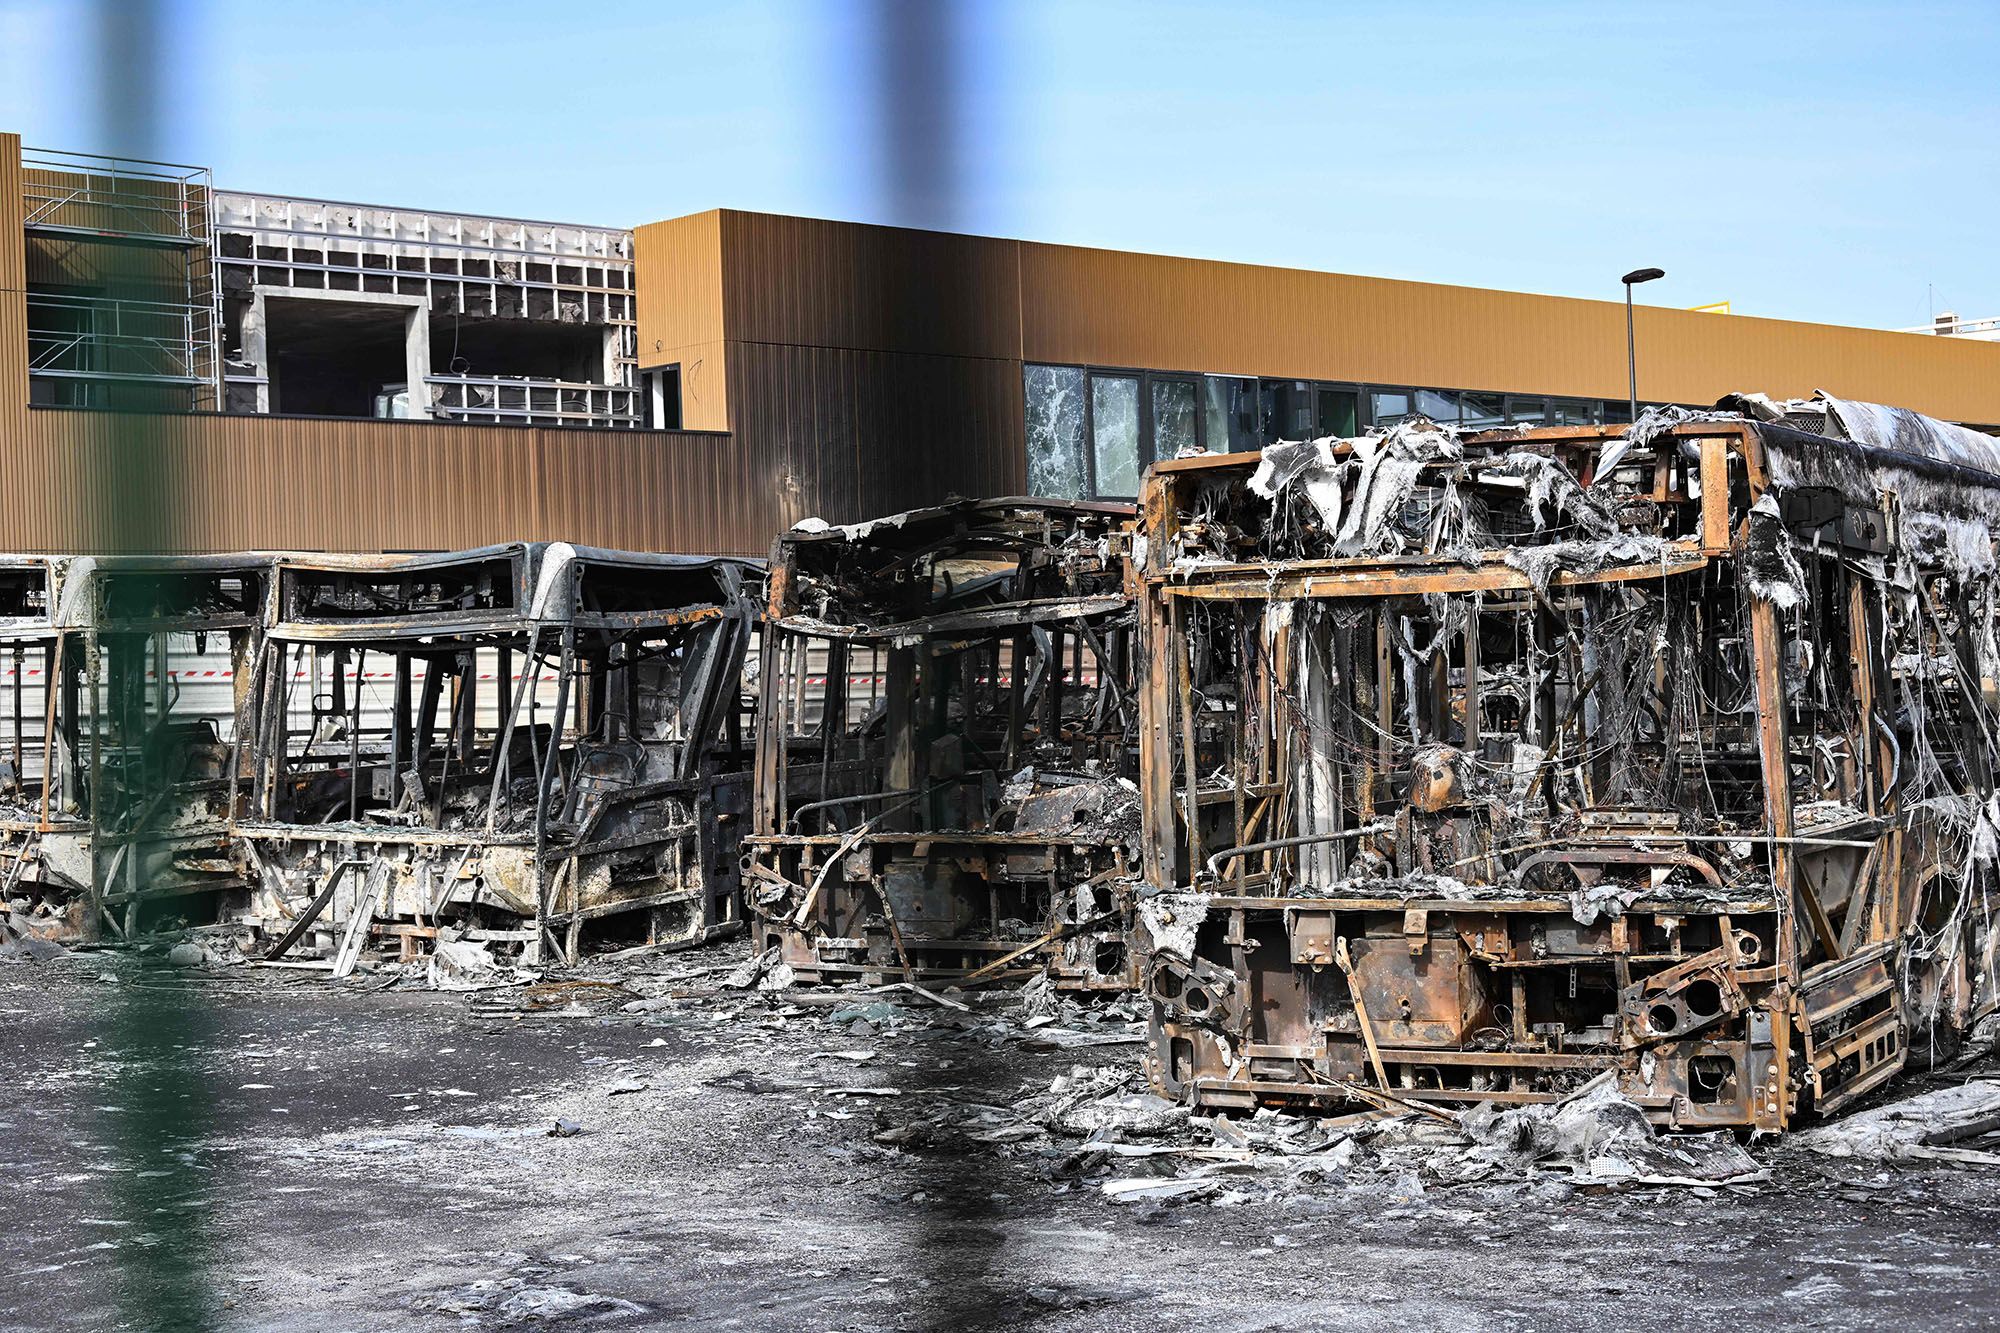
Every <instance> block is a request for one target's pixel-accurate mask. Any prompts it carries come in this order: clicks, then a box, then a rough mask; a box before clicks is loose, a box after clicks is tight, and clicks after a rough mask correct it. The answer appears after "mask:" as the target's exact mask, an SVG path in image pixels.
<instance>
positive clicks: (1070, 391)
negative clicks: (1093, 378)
mask: <svg viewBox="0 0 2000 1333" xmlns="http://www.w3.org/2000/svg"><path fill="white" fill-rule="evenodd" d="M1024 378H1025V381H1026V386H1027V434H1028V494H1030V495H1045V496H1049V497H1051V498H1053V499H1058V500H1080V499H1082V498H1083V496H1084V493H1085V489H1086V485H1087V482H1086V478H1085V476H1084V470H1083V372H1082V371H1081V370H1078V369H1076V368H1075V367H1073V366H1029V367H1027V368H1026V370H1025V371H1024Z"/></svg>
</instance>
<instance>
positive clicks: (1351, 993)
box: [1333, 935, 1389, 1091]
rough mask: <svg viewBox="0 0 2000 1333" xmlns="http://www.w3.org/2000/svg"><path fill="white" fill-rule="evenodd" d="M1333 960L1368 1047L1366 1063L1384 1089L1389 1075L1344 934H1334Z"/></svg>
mask: <svg viewBox="0 0 2000 1333" xmlns="http://www.w3.org/2000/svg"><path fill="white" fill-rule="evenodd" d="M1333 961H1334V964H1335V965H1336V966H1338V967H1339V968H1340V974H1341V975H1342V976H1344V977H1346V978H1347V997H1348V999H1349V1000H1350V1001H1351V1002H1352V1003H1353V1005H1354V1018H1355V1022H1356V1023H1357V1024H1358V1025H1359V1026H1360V1028H1361V1039H1362V1041H1363V1042H1365V1043H1366V1044H1367V1047H1368V1063H1369V1066H1370V1067H1371V1068H1373V1069H1374V1071H1375V1082H1376V1084H1377V1085H1378V1086H1379V1087H1381V1088H1382V1089H1384V1090H1385V1091H1386V1090H1387V1089H1388V1087H1389V1076H1388V1074H1386V1073H1385V1072H1383V1069H1382V1051H1381V1049H1380V1048H1379V1047H1378V1046H1377V1045H1376V1044H1375V1025H1374V1024H1373V1023H1371V1022H1370V1021H1369V1019H1368V1006H1367V1005H1366V1004H1365V1003H1364V1002H1363V1001H1362V998H1361V981H1360V978H1358V977H1357V976H1355V974H1354V960H1353V958H1352V957H1351V956H1350V954H1349V953H1348V948H1347V937H1346V936H1345V935H1336V936H1334V939H1333Z"/></svg>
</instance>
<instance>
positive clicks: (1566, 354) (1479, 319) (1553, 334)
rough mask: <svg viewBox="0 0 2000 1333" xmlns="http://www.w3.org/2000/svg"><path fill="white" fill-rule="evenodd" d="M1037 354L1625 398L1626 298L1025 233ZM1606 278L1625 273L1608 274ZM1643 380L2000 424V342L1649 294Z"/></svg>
mask: <svg viewBox="0 0 2000 1333" xmlns="http://www.w3.org/2000/svg"><path fill="white" fill-rule="evenodd" d="M1020 255H1021V291H1022V321H1023V329H1024V333H1023V346H1024V348H1025V350H1026V356H1027V359H1028V360H1030V361H1053V362H1065V363H1081V364H1093V365H1112V366H1144V367H1148V368H1152V369H1161V370H1201V371H1221V372H1234V373H1239V374H1253V375H1258V374H1261V375H1274V376H1297V377H1299V378H1301V379H1339V380H1362V381H1372V382H1375V383H1382V384H1411V385H1428V386H1432V387H1436V388H1446V389H1489V390H1496V391H1515V392H1526V393H1544V394H1556V395H1563V396H1574V397H1580V398H1623V397H1624V396H1625V392H1626V365H1625V312H1624V309H1623V305H1622V303H1621V302H1618V301H1580V300H1571V299H1567V298H1563V297H1553V296H1533V295H1528V294H1524V293H1519V292H1498V291H1486V290H1482V289H1479V288H1471V287H1446V286H1440V285H1437V284H1433V283H1422V282H1399V281H1392V280H1389V279H1384V278H1362V277H1353V276H1349V275H1346V274H1339V273H1308V272H1301V271H1298V270H1293V269H1275V268H1259V267H1255V266H1253V265H1248V264H1222V263H1213V262H1209V261H1204V260H1189V259H1171V258H1165V257H1162V256H1157V255H1136V254H1121V253H1118V252H1115V251H1108V250H1085V249H1079V248H1076V247H1071V246H1056V245H1030V244H1024V245H1022V246H1020ZM1605 285H1606V288H1607V294H1613V293H1616V292H1617V291H1618V290H1619V289H1618V287H1617V285H1616V282H1615V275H1607V276H1606V279H1605ZM1637 325H1638V344H1639V396H1640V397H1641V398H1652V399H1665V400H1669V401H1675V402H1692V403H1703V402H1713V401H1715V399H1717V398H1719V397H1721V396H1722V395H1723V394H1725V393H1730V392H1734V391H1738V390H1759V391H1762V392H1766V393H1771V394H1776V395H1803V394H1808V393H1810V392H1812V390H1814V389H1816V388H1823V389H1826V390H1827V391H1829V392H1831V393H1835V394H1839V395H1842V396H1846V397H1853V398H1864V399H1869V400H1871V401H1875V402H1887V403H1895V404H1898V405H1901V406H1906V407H1914V408H1916V409H1918V410H1919V411H1924V412H1929V413H1932V414H1933V415H1937V416H1942V417H1947V418H1950V419H1953V420H1960V421H1970V422H1978V423H1986V424H2000V344H1994V343H1979V342H1976V341H1973V340H1970V339H1956V338H1936V337H1932V336H1929V335H1925V334H1909V333H1891V332H1886V331H1883V330H1879V329H1855V328H1841V327H1837V326H1833V325H1824V324H1803V323H1797V322H1792V321H1786V320H1775V319H1756V318H1750V317H1746V316H1742V315H1715V314H1703V313H1700V312H1696V311H1689V310H1673V309H1665V308H1661V307H1657V306H1653V307H1648V306H1640V307H1639V308H1638V311H1637Z"/></svg>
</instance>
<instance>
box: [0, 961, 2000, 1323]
mask: <svg viewBox="0 0 2000 1333" xmlns="http://www.w3.org/2000/svg"><path fill="white" fill-rule="evenodd" d="M742 962H743V956H742V953H741V950H740V947H739V949H737V950H736V951H734V952H732V951H731V950H728V949H721V950H707V951H702V952H699V953H694V954H687V955H678V956H664V957H662V956H653V957H646V958H642V959H637V960H626V961H624V962H622V963H620V964H617V965H613V966H600V967H596V968H590V969H584V970H580V971H577V972H572V973H566V974H560V975H557V974H550V975H549V976H546V977H544V978H543V979H542V981H541V982H540V983H539V984H536V985H520V986H508V987H498V988H494V989H484V990H478V991H472V992H460V993H440V992H436V991H429V990H421V989H405V988H404V987H405V986H407V985H410V984H411V983H410V981H409V979H406V978H399V977H397V976H396V975H395V974H393V973H391V974H389V975H378V976H374V977H356V978H353V979H351V980H350V981H348V982H344V983H332V982H329V981H327V980H325V979H324V978H323V977H320V976H316V975H313V974H299V973H286V972H282V971H276V970H263V969H250V968H245V967H233V968H232V967H192V968H175V967H172V966H169V965H167V964H166V963H165V962H164V961H163V960H161V959H158V958H147V957H138V956H133V955H128V954H112V953H98V954H77V955H72V956H69V957H65V958H59V959H53V960H47V961H43V962H39V963H26V962H19V963H10V964H0V1011H4V1015H5V1018H6V1020H7V1023H6V1028H5V1035H4V1038H0V1040H4V1042H5V1045H6V1048H7V1051H6V1054H7V1063H6V1067H7V1069H8V1070H9V1072H10V1077H9V1078H8V1080H7V1093H6V1104H5V1107H4V1110H0V1125H4V1130H5V1142H6V1145H7V1148H8V1157H9V1171H8V1175H9V1178H10V1179H9V1183H10V1186H11V1188H9V1189H8V1190H7V1191H6V1192H5V1194H4V1196H0V1211H4V1214H5V1234H6V1236H7V1237H8V1240H9V1245H8V1259H9V1267H10V1269H11V1271H10V1273H9V1278H10V1280H9V1281H8V1283H7V1284H6V1290H5V1294H4V1295H0V1325H4V1326H5V1327H7V1328H19V1329H79V1328H84V1329H117V1328H132V1329H142V1328H143V1329H159V1328H176V1327H190V1328H196V1327H199V1328H216V1329H273V1330H293V1329H298V1330H313V1331H314V1333H324V1331H326V1330H348V1329H458V1328H467V1327H473V1328H495V1329H503V1328H551V1327H573V1328H604V1329H625V1328H687V1329H759V1330H762V1329H781V1330H789V1329H797V1330H869V1329H882V1330H906V1329H907V1330H928V1329H988V1328H991V1329H1007V1328H1036V1329H1063V1330H1087V1329H1106V1330H1109V1329H1118V1330H1132V1329H1152V1328H1186V1327H1196V1328H1205V1329H1215V1330H1254V1329H1281V1328H1282V1329H1293V1328H1321V1327H1337V1328H1361V1329H1373V1328H1382V1329H1390V1328H1397V1329H1401V1328H1423V1329H1488V1328H1493V1329H1499V1328H1524V1327H1536V1328H1586V1329H1594V1328H1605V1329H1611V1328H1625V1327H1629V1326H1632V1325H1635V1324H1636V1325H1643V1326H1646V1327H1689V1328H1694V1327H1700V1328H1713V1327H1715V1326H1717V1325H1718V1324H1721V1323H1724V1322H1725V1321H1731V1320H1735V1319H1737V1318H1742V1317H1749V1318H1755V1319H1759V1320H1764V1321H1779V1322H1782V1323H1783V1324H1786V1325H1788V1326H1808V1327H1829V1328H1863V1327H1876V1326H1881V1325H1887V1324H1895V1323H1910V1324H1920V1325H1921V1326H1923V1327H1926V1328H1979V1327H1990V1326H1991V1323H1992V1319H1993V1315H1992V1311H1993V1310H1994V1309H1995V1308H2000V1263H1996V1246H1997V1245H2000V1166H1994V1165H1991V1164H1987V1163H1984V1162H1981V1161H1979V1160H1978V1159H1979V1158H1981V1157H1983V1156H1985V1155H1987V1153H1989V1152H1990V1151H1991V1150H1992V1149H1994V1148H1995V1147H1996V1146H2000V1144H1996V1137H1997V1136H1995V1135H1992V1134H1990V1133H1985V1132H1983V1131H1982V1134H1980V1135H1972V1136H1963V1137H1961V1138H1960V1139H1958V1141H1957V1142H1956V1145H1955V1146H1954V1147H1953V1148H1952V1149H1951V1150H1950V1152H1951V1153H1953V1154H1957V1155H1958V1157H1959V1160H1937V1159H1936V1158H1921V1159H1919V1160H1914V1161H1910V1160H1902V1161H1884V1160H1881V1159H1880V1158H1879V1157H1870V1156H1865V1155H1864V1156H1851V1157H1828V1156H1824V1155H1821V1154H1817V1153H1814V1152H1811V1151H1809V1150H1807V1149H1806V1148H1805V1147H1803V1146H1800V1144H1799V1142H1798V1141H1797V1140H1788V1141H1786V1142H1784V1143H1781V1144H1765V1145H1752V1146H1751V1149H1750V1154H1749V1157H1748V1158H1747V1159H1746V1158H1743V1157H1741V1156H1740V1155H1738V1154H1737V1152H1736V1149H1735V1145H1734V1141H1733V1140H1729V1141H1727V1142H1726V1143H1724V1142H1721V1141H1704V1142H1705V1143H1706V1144H1707V1146H1708V1147H1709V1148H1713V1149H1714V1150H1715V1151H1714V1152H1708V1151H1703V1152H1695V1153H1692V1154H1685V1153H1679V1151H1678V1149H1676V1148H1675V1147H1674V1146H1673V1145H1672V1144H1671V1143H1669V1142H1667V1141H1661V1142H1660V1143H1655V1144H1651V1145H1648V1144H1644V1143H1640V1142H1636V1141H1632V1140H1630V1139H1629V1138H1621V1135H1623V1134H1626V1133H1627V1131H1628V1130H1629V1127H1625V1128H1623V1129H1621V1127H1620V1126H1619V1125H1618V1123H1617V1121H1616V1117H1615V1115H1613V1116H1612V1117H1611V1118H1610V1119H1609V1120H1605V1119H1603V1118H1596V1119H1592V1118H1588V1117H1586V1118H1585V1122H1584V1125H1583V1131H1582V1137H1581V1138H1579V1137H1577V1135H1576V1134H1573V1133H1570V1132H1568V1131H1567V1130H1565V1129H1564V1127H1563V1126H1562V1125H1561V1124H1558V1123H1556V1122H1554V1121H1546V1122H1544V1121H1536V1122H1534V1123H1532V1124H1523V1123H1515V1124H1511V1125H1510V1124H1495V1123H1493V1122H1491V1121H1490V1120H1479V1121H1476V1122H1475V1123H1473V1124H1472V1126H1471V1127H1470V1128H1469V1129H1468V1128H1464V1127H1461V1128H1456V1129H1455V1128H1453V1127H1452V1126H1450V1125H1446V1124H1444V1123H1442V1122H1440V1121H1438V1120H1436V1119H1435V1118H1433V1117H1425V1116H1421V1115H1396V1116H1389V1117H1386V1118H1384V1117H1378V1118H1376V1119H1372V1120H1363V1119H1360V1118H1358V1117H1350V1118H1343V1119H1340V1120H1335V1121H1330V1122H1321V1121H1310V1120H1291V1119H1283V1118H1279V1119H1273V1118H1269V1117H1265V1118H1261V1119H1251V1120H1241V1121H1230V1122H1225V1123H1215V1122H1211V1121H1207V1120H1202V1119H1194V1120H1190V1119H1189V1118H1188V1117H1187V1116H1186V1115H1185V1114H1184V1113H1181V1112H1178V1111H1176V1110H1174V1109H1172V1108H1168V1107H1165V1106H1162V1105H1160V1104H1158V1103H1156V1102H1155V1101H1154V1100H1153V1099H1151V1098H1149V1097H1147V1096H1145V1095H1144V1093H1143V1089H1142V1087H1141V1085H1140V1084H1139V1082H1138V1081H1137V1079H1136V1077H1132V1076H1131V1075H1132V1071H1133V1070H1134V1069H1135V1068H1136V1060H1137V1049H1138V1048H1137V1046H1136V1044H1135V1040H1136V1037H1137V1035H1138V1032H1139V1031H1140V1030H1141V1029H1140V1028H1139V1027H1138V1026H1137V1025H1135V1023H1134V1022H1133V1021H1132V1020H1133V1019H1134V1018H1136V1014H1133V1013H1130V1012H1127V1011H1124V1010H1121V1009H1119V1008H1117V1007H1115V1006H1114V1007H1112V1008H1110V1009H1104V1008H1099V1009H1096V1010H1079V1009H1076V1008H1074V1007H1072V1006H1070V1005H1068V1004H1067V1003H1066V1002H1062V1001H1052V1000H1051V999H1050V998H1049V997H1046V996H1042V997H1030V998H1028V999H1026V1000H1024V999H1023V998H1022V997H1019V996H1012V995H1008V996H994V997H977V996H974V997H955V996H946V997H945V999H946V1001H948V1002H947V1003H939V1002H937V1001H935V1000H933V999H932V998H929V997H926V996H924V995H921V994H917V993H914V992H912V991H909V990H907V989H890V990H885V991H881V992H878V993H861V992H859V991H848V992H841V993H832V992H806V993H799V992H766V991H754V990H752V991H744V990H738V989H729V988H726V987H725V986H724V985H723V982H724V980H725V979H726V975H727V973H728V971H729V970H730V969H731V968H732V967H734V966H736V965H738V964H741V963H742ZM954 1004H963V1005H965V1006H966V1007H965V1008H957V1007H953V1006H954ZM1995 1074H1996V1067H1995V1065H1994V1063H1993V1062H1992V1060H1991V1058H1990V1057H1988V1058H1987V1059H1985V1060H1983V1061H1980V1062H1976V1063H1973V1064H1971V1065H1967V1066H1963V1067H1961V1068H1959V1069H1956V1070H1954V1071H1951V1072H1948V1073H1941V1074H1933V1075H1920V1076H1911V1077H1909V1078H1906V1079H1905V1080H1903V1081H1902V1082H1900V1083H1898V1084H1896V1085H1894V1086H1893V1087H1892V1088H1891V1089H1890V1090H1888V1091H1887V1092H1885V1093H1884V1094H1883V1096H1882V1097H1881V1098H1880V1099H1878V1100H1881V1101H1896V1100H1900V1099H1903V1098H1907V1097H1909V1096H1910V1095H1912V1094H1913V1093H1921V1092H1925V1091H1927V1090H1939V1089H1948V1088H1952V1087H1957V1086H1960V1085H1967V1084H1968V1081H1973V1082H1974V1083H1976V1082H1977V1080H1980V1079H1982V1078H1992V1077H1994V1076H1995ZM1613 1109H1614V1110H1615V1108H1613ZM1607 1126H1608V1128H1607ZM1569 1129H1571V1130H1573V1129H1575V1126H1570V1127H1569ZM1697 1146H1700V1145H1697ZM1677 1154H1678V1155H1677ZM1676 1160H1684V1162H1685V1168H1686V1171H1687V1173H1688V1175H1687V1177H1686V1181H1684V1182H1683V1183H1678V1184H1673V1185H1648V1184H1644V1183H1640V1181H1641V1179H1642V1178H1664V1177H1662V1173H1663V1172H1664V1173H1665V1174H1666V1175H1667V1176H1672V1175H1675V1174H1676V1168H1674V1166H1673V1163H1674V1162H1675V1161H1676ZM1717 1160H1721V1161H1723V1162H1724V1166H1723V1167H1722V1168H1717V1167H1716V1165H1715V1162H1716V1161H1717ZM1663 1163H1664V1165H1663ZM1704 1172H1706V1173H1708V1174H1709V1175H1711V1176H1713V1177H1715V1179H1714V1180H1711V1181H1709V1182H1708V1183H1687V1182H1688V1181H1696V1180H1698V1179H1699V1178H1700V1177H1701V1176H1702V1173H1704ZM1724 1178H1726V1179H1727V1180H1728V1181H1731V1182H1733V1183H1722V1182H1723V1180H1724Z"/></svg>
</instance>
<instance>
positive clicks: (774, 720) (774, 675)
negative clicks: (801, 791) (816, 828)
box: [751, 625, 787, 833]
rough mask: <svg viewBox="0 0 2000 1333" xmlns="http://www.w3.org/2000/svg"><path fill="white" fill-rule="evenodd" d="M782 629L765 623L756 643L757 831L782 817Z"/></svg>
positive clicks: (777, 824)
mask: <svg viewBox="0 0 2000 1333" xmlns="http://www.w3.org/2000/svg"><path fill="white" fill-rule="evenodd" d="M783 637H784V632H783V631H782V630H779V629H778V628H777V627H776V626H773V625H766V626H765V627H764V631H763V634H762V635H761V637H760V642H759V644H758V650H757V658H758V672H757V745H756V752H755V756H754V764H755V776H754V778H753V779H752V784H751V786H752V791H753V793H754V796H753V804H752V809H753V824H752V827H753V828H755V829H756V831H757V832H759V833H776V832H778V831H779V830H780V829H782V828H783V827H784V819H785V780H786V773H785V750H786V748H787V745H786V733H785V713H784V704H783V702H782V699H783V690H782V689H781V688H780V686H779V681H778V674H779V673H778V662H777V659H778V657H779V655H780V653H781V652H782V649H781V648H780V641H781V640H782V638H783Z"/></svg>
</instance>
